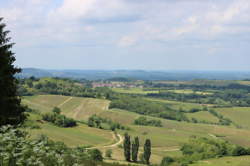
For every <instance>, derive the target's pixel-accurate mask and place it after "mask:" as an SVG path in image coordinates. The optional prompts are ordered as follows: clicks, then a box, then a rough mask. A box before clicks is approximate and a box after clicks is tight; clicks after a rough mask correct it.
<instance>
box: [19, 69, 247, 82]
mask: <svg viewBox="0 0 250 166" xmlns="http://www.w3.org/2000/svg"><path fill="white" fill-rule="evenodd" d="M31 76H35V77H63V78H74V79H88V80H98V79H112V78H128V79H139V80H194V79H212V80H213V79H215V80H217V79H218V80H243V79H250V72H243V71H242V72H241V71H232V72H229V71H227V72H222V71H213V72H212V71H199V72H197V71H145V70H44V69H36V68H24V69H23V71H22V73H20V74H18V75H17V77H21V78H25V77H31Z"/></svg>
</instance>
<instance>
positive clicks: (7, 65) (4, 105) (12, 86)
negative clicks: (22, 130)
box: [0, 18, 25, 126]
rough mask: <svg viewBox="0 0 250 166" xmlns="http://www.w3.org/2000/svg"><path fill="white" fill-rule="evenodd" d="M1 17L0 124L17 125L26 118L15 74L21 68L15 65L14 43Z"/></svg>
mask: <svg viewBox="0 0 250 166" xmlns="http://www.w3.org/2000/svg"><path fill="white" fill-rule="evenodd" d="M1 21H2V18H0V87H1V88H0V126H1V125H6V124H12V125H17V124H19V123H22V122H23V121H24V119H25V114H24V111H25V109H24V108H23V107H22V106H21V104H20V102H21V101H20V98H19V97H18V93H17V80H16V78H15V74H17V73H19V72H21V69H19V68H15V67H14V64H13V63H14V62H15V60H16V59H15V57H14V53H13V52H12V51H11V48H12V46H13V43H10V40H11V38H10V37H8V36H7V35H8V33H9V31H6V30H4V28H5V26H6V25H5V24H3V23H2V22H1Z"/></svg>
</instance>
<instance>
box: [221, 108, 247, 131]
mask: <svg viewBox="0 0 250 166" xmlns="http://www.w3.org/2000/svg"><path fill="white" fill-rule="evenodd" d="M216 110H217V111H218V112H219V113H221V114H222V115H223V116H225V117H226V118H229V119H231V120H232V121H233V122H235V123H236V124H238V125H240V126H241V127H243V128H247V129H250V120H249V117H250V108H249V107H231V108H217V109H216Z"/></svg>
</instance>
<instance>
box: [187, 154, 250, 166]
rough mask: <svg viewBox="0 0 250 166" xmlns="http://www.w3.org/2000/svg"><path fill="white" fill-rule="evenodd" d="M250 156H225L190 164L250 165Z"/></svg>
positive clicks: (217, 165)
mask: <svg viewBox="0 0 250 166" xmlns="http://www.w3.org/2000/svg"><path fill="white" fill-rule="evenodd" d="M249 165H250V156H240V157H223V158H218V159H210V160H204V161H199V162H197V163H195V164H191V165H190V166H249Z"/></svg>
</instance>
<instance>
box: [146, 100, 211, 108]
mask: <svg viewBox="0 0 250 166" xmlns="http://www.w3.org/2000/svg"><path fill="white" fill-rule="evenodd" d="M145 99H147V100H150V101H155V102H161V103H166V104H167V105H168V106H169V107H171V108H173V109H177V110H178V109H180V108H182V109H183V110H190V109H192V108H199V109H202V108H203V107H204V105H201V104H196V103H187V102H179V101H171V100H165V99H156V98H145ZM206 106H209V105H206Z"/></svg>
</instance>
